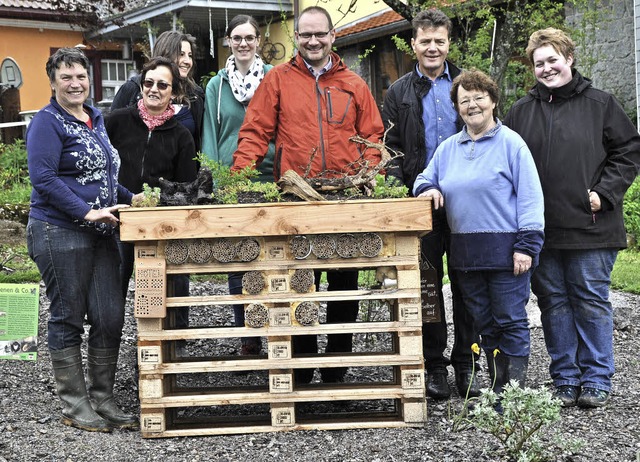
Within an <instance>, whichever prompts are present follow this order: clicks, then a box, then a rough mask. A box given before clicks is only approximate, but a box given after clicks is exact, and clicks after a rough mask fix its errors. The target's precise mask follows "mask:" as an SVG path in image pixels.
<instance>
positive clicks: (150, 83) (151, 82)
mask: <svg viewBox="0 0 640 462" xmlns="http://www.w3.org/2000/svg"><path fill="white" fill-rule="evenodd" d="M154 84H155V85H156V86H157V87H158V90H161V91H164V90H166V89H167V88H169V87H170V86H171V84H170V83H167V82H159V81H158V82H156V81H155V80H151V79H145V80H144V81H143V82H142V86H143V87H144V88H153V85H154Z"/></svg>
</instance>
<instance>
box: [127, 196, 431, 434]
mask: <svg viewBox="0 0 640 462" xmlns="http://www.w3.org/2000/svg"><path fill="white" fill-rule="evenodd" d="M320 216H322V217H323V219H322V220H319V219H318V218H317V217H320ZM324 217H327V219H325V218H324ZM367 221H369V223H367ZM430 227H431V215H430V202H429V201H425V200H423V199H407V200H390V201H353V202H344V203H317V204H300V203H293V204H260V205H247V206H243V205H241V206H233V207H228V206H220V207H209V206H206V207H190V208H179V207H178V208H176V207H167V208H156V209H128V210H126V211H125V212H124V213H122V214H121V238H122V239H123V240H129V241H133V242H136V317H137V319H138V331H139V339H138V340H139V343H138V345H139V347H138V356H139V357H138V361H139V372H140V387H139V390H140V401H141V431H142V435H143V437H147V438H158V437H173V436H192V435H219V434H230V433H253V432H268V431H291V430H304V429H307V430H311V429H313V430H319V429H348V428H378V427H404V426H420V425H423V424H424V422H425V421H426V417H427V416H426V405H425V385H424V366H423V357H422V332H421V328H422V313H421V299H420V295H421V285H420V284H421V280H420V270H419V266H420V265H419V236H420V235H421V234H424V233H425V232H426V231H428V230H429V229H430ZM301 231H302V232H301ZM346 233H349V236H347V237H346V238H345V239H344V240H343V241H348V240H350V239H352V238H353V236H351V234H353V233H375V235H376V236H377V238H376V239H379V243H380V244H381V246H380V250H379V252H378V253H377V254H376V255H365V254H367V253H368V252H370V249H369V248H367V249H362V251H359V250H357V249H355V250H353V251H352V252H351V254H350V255H349V256H348V257H347V258H344V257H341V256H340V255H338V254H336V253H333V254H332V255H330V256H329V257H326V255H323V256H322V257H318V256H317V255H315V254H314V252H315V250H316V249H313V251H310V252H308V254H304V252H303V254H300V252H299V249H297V250H295V252H294V245H293V244H292V239H294V237H300V236H303V237H304V239H307V238H308V239H310V240H313V239H314V237H315V236H318V235H321V234H322V235H329V236H330V237H331V236H333V238H335V239H338V237H339V236H342V237H344V236H345V234H346ZM245 238H250V239H252V240H254V241H255V242H257V243H258V245H259V249H260V250H259V253H258V254H257V256H255V258H254V259H253V260H251V261H240V260H239V257H237V258H232V259H231V260H230V261H226V262H221V261H219V260H217V259H216V258H210V259H209V260H208V261H205V262H200V261H198V262H195V261H194V259H192V258H187V259H185V260H184V261H182V260H178V261H179V263H175V261H176V258H181V253H180V252H181V251H182V250H184V247H185V246H188V245H192V246H193V248H195V249H197V250H198V252H201V250H202V249H205V251H204V253H205V254H206V253H207V252H208V251H209V250H207V246H209V247H211V246H217V248H218V249H220V248H224V246H227V247H229V246H230V245H232V246H236V245H239V242H240V241H242V240H243V239H245ZM355 238H356V240H359V239H360V238H361V236H355ZM196 240H197V241H196ZM176 242H177V243H178V244H179V245H178V246H177V247H176V246H175V243H176ZM372 242H378V241H372ZM251 244H252V245H255V244H254V243H251ZM303 244H304V242H303ZM176 248H177V249H178V250H179V251H176ZM318 248H320V246H318ZM169 250H170V251H169ZM201 253H202V252H201ZM201 253H197V254H195V255H196V257H195V260H199V259H200V258H201V256H202V255H201ZM168 255H169V256H170V258H169V257H168ZM176 256H177V257H176ZM325 257H326V258H325ZM224 258H227V257H224ZM371 268H373V269H376V268H387V269H393V270H394V271H395V273H396V274H397V284H396V285H395V286H393V287H391V288H385V289H379V290H354V291H339V292H326V291H318V290H315V289H316V288H315V287H312V288H311V289H310V290H309V291H307V292H304V293H299V292H296V291H295V290H293V289H292V287H291V281H292V277H293V274H294V273H295V272H296V271H298V270H330V269H371ZM236 271H239V272H247V271H253V272H259V274H261V275H262V276H263V278H264V281H265V284H264V287H263V288H262V289H261V290H259V291H258V292H256V293H252V294H247V293H245V294H243V295H203V296H191V297H173V296H171V294H170V293H167V287H166V275H167V274H184V273H186V274H203V273H229V272H236ZM138 281H140V284H141V285H140V286H138ZM332 300H364V301H372V302H380V303H382V301H384V303H385V306H388V311H389V312H388V316H387V317H386V319H385V320H384V321H376V322H362V321H359V322H355V323H343V324H324V323H320V322H312V323H311V324H309V325H301V324H300V323H299V322H298V321H297V320H296V307H297V306H298V305H299V304H300V303H302V302H305V303H312V304H317V305H318V306H323V305H324V304H325V303H326V302H328V301H332ZM154 303H155V304H154ZM231 304H244V305H245V309H247V307H249V306H252V305H257V306H258V307H259V309H260V310H263V311H260V313H261V314H263V316H262V317H258V319H259V320H261V321H260V322H262V324H261V325H259V326H258V327H225V326H215V325H211V326H200V327H197V328H189V329H175V328H173V316H172V312H173V310H175V309H176V308H179V307H183V306H190V307H192V308H191V309H205V308H206V309H212V310H228V309H229V308H228V306H229V305H231ZM305 322H306V321H305ZM339 333H347V334H353V335H383V336H385V338H386V342H387V344H388V347H387V349H386V350H385V351H381V352H368V351H367V352H354V353H341V354H337V353H333V354H315V355H313V354H312V355H296V354H294V352H293V348H292V341H293V340H292V339H293V338H294V337H295V336H296V335H305V334H316V335H321V336H322V335H327V334H339ZM248 336H260V337H262V338H263V339H266V344H265V345H264V347H265V350H266V352H267V354H266V355H261V356H249V357H240V356H213V357H212V356H210V355H209V356H206V355H194V356H189V357H187V358H181V357H179V356H177V355H176V354H175V350H174V342H175V341H176V340H185V339H186V340H200V341H209V340H211V341H225V340H226V339H234V338H238V337H248ZM322 367H349V368H350V374H349V378H350V380H349V381H348V382H346V383H340V384H324V383H321V384H318V383H313V384H308V385H303V384H297V383H296V381H295V378H294V371H295V370H296V369H305V368H322ZM371 368H381V369H383V370H384V373H385V374H386V375H385V374H383V375H384V377H385V378H384V380H376V381H375V382H370V381H367V380H364V381H363V380H360V379H359V377H360V376H361V375H362V376H366V374H360V372H361V371H367V370H369V369H371ZM238 372H242V373H244V374H248V375H245V376H243V377H245V378H240V379H238V380H239V382H238V383H239V384H238V386H234V387H232V388H231V389H230V388H229V386H228V379H229V377H230V376H234V375H235V374H237V373H238ZM221 378H222V379H221ZM218 380H219V381H220V383H224V384H225V385H224V386H223V385H220V384H218V383H217V382H218ZM199 381H200V382H199Z"/></svg>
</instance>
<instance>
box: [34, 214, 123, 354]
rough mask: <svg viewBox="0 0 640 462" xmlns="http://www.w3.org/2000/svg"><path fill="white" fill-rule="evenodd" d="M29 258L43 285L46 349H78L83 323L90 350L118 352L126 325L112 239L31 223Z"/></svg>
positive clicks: (114, 242) (116, 257) (115, 251)
mask: <svg viewBox="0 0 640 462" xmlns="http://www.w3.org/2000/svg"><path fill="white" fill-rule="evenodd" d="M27 247H28V250H29V256H30V257H31V259H32V260H33V261H34V262H35V263H36V265H37V266H38V269H39V270H40V274H41V275H42V279H43V281H44V284H45V286H46V291H47V297H49V300H50V302H51V306H50V308H49V323H48V333H47V334H48V343H49V349H50V350H61V349H64V348H68V347H72V346H76V345H80V344H81V343H82V334H83V333H84V320H85V317H86V319H87V322H88V323H89V325H90V326H91V327H90V329H89V339H88V343H89V345H90V346H91V347H94V348H118V347H119V346H120V337H121V336H122V326H123V325H124V300H123V298H122V294H121V292H120V276H119V272H118V266H119V265H120V256H119V254H118V246H117V245H116V240H115V238H114V237H113V236H100V235H98V234H92V233H90V232H83V231H80V230H75V229H67V228H61V227H59V226H55V225H52V224H49V223H46V222H44V221H40V220H35V219H32V218H30V219H29V223H28V225H27Z"/></svg>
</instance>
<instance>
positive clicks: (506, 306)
mask: <svg viewBox="0 0 640 462" xmlns="http://www.w3.org/2000/svg"><path fill="white" fill-rule="evenodd" d="M456 274H457V276H458V283H459V287H460V291H461V292H462V296H463V297H464V302H465V304H466V306H467V309H468V310H469V311H470V312H471V315H472V316H473V319H474V324H475V327H476V329H477V331H478V333H479V334H480V337H481V338H482V349H483V350H485V351H486V352H487V353H488V354H489V355H490V354H492V353H493V350H495V349H496V348H498V349H499V350H500V352H502V353H503V354H504V355H507V356H520V357H522V356H529V352H530V336H529V320H528V317H527V310H526V309H525V307H526V305H527V302H528V301H529V292H530V290H529V282H530V280H531V271H527V272H526V273H524V274H521V275H519V276H514V274H513V272H512V271H457V272H456Z"/></svg>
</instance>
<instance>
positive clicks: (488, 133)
mask: <svg viewBox="0 0 640 462" xmlns="http://www.w3.org/2000/svg"><path fill="white" fill-rule="evenodd" d="M499 95H500V93H499V89H498V86H497V85H496V84H495V82H493V81H492V80H491V78H490V77H488V76H487V75H485V74H484V73H482V72H480V71H475V70H473V71H467V72H463V73H462V74H461V75H460V76H459V77H457V78H456V79H455V80H454V82H453V86H452V88H451V100H452V101H453V103H454V106H455V108H456V110H457V111H458V112H459V114H460V116H461V117H462V119H463V121H464V122H465V126H464V127H463V129H462V131H461V132H459V133H457V134H456V135H453V136H452V137H450V138H449V139H447V140H446V141H444V142H443V143H442V144H441V145H440V146H439V147H438V149H437V150H436V152H435V155H434V159H433V160H432V161H431V162H430V163H429V166H428V167H427V168H426V169H425V170H424V172H422V173H421V174H420V175H419V176H418V178H417V179H416V182H415V184H414V187H413V192H414V195H415V196H427V197H431V198H432V199H433V204H434V208H436V209H437V208H439V207H442V206H445V207H446V210H447V220H448V222H449V226H450V228H451V254H450V258H451V261H450V262H449V264H450V267H451V268H452V269H453V270H455V271H457V274H458V279H459V283H460V289H461V291H462V294H463V297H464V299H465V303H466V305H467V307H468V308H469V309H470V310H471V314H472V315H473V318H474V322H475V324H476V327H477V329H478V332H479V333H480V336H481V338H482V347H483V349H484V350H485V352H486V353H487V358H488V363H489V373H490V376H491V379H492V382H493V389H494V391H495V392H496V393H500V392H501V391H502V389H503V387H504V385H506V384H507V383H508V382H509V381H510V380H511V379H515V380H517V381H518V383H520V385H521V386H523V385H524V381H525V378H526V372H527V367H528V361H529V348H530V339H529V326H528V320H527V312H526V310H525V306H526V304H527V302H528V300H529V291H530V288H529V287H530V286H529V283H530V278H531V272H532V270H533V268H535V266H536V265H537V260H538V254H539V253H540V249H541V248H542V243H543V239H544V233H543V229H544V210H543V197H542V189H541V187H540V180H539V179H538V173H537V171H536V167H535V164H534V162H533V158H532V157H531V153H530V151H529V149H528V148H527V145H526V144H525V142H524V141H523V140H522V138H520V136H519V135H518V134H517V133H515V132H514V131H512V130H510V129H509V128H508V127H505V126H503V125H502V123H501V122H500V121H499V120H498V119H497V118H496V116H495V112H496V107H497V104H498V100H499ZM495 349H498V350H500V354H498V355H497V356H496V357H495V363H494V361H493V359H492V358H493V351H494V350H495ZM469 354H471V352H470V353H469Z"/></svg>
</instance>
